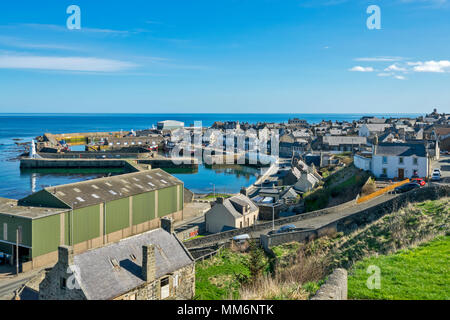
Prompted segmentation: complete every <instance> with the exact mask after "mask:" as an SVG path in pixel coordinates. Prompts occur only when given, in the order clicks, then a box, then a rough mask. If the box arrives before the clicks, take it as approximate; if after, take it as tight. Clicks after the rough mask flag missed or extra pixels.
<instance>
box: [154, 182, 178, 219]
mask: <svg viewBox="0 0 450 320" xmlns="http://www.w3.org/2000/svg"><path fill="white" fill-rule="evenodd" d="M178 194H179V193H178ZM177 199H178V196H177V186H174V187H170V188H165V189H161V190H158V217H160V218H161V217H164V216H166V215H168V214H171V213H174V212H177V211H178V210H177V208H178V203H177Z"/></svg>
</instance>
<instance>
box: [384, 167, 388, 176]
mask: <svg viewBox="0 0 450 320" xmlns="http://www.w3.org/2000/svg"><path fill="white" fill-rule="evenodd" d="M383 176H387V168H383Z"/></svg>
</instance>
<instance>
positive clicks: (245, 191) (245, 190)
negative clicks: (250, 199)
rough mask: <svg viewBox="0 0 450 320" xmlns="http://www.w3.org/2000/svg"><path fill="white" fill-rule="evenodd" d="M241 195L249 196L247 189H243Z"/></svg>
mask: <svg viewBox="0 0 450 320" xmlns="http://www.w3.org/2000/svg"><path fill="white" fill-rule="evenodd" d="M241 194H243V195H244V196H248V191H247V188H246V187H242V188H241Z"/></svg>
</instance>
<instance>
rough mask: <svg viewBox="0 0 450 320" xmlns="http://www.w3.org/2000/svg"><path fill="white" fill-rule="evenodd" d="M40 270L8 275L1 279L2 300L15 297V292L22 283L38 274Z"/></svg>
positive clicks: (0, 291)
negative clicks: (13, 275) (14, 275)
mask: <svg viewBox="0 0 450 320" xmlns="http://www.w3.org/2000/svg"><path fill="white" fill-rule="evenodd" d="M38 271H39V270H36V271H33V272H27V273H26V274H21V275H19V276H18V277H8V278H6V279H2V280H0V300H10V299H12V298H13V297H14V292H15V291H16V290H17V289H19V288H20V287H21V286H22V285H24V284H25V283H26V282H28V281H29V280H30V279H31V278H33V277H34V276H36V274H37V273H38Z"/></svg>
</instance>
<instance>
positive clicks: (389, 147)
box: [375, 143, 427, 157]
mask: <svg viewBox="0 0 450 320" xmlns="http://www.w3.org/2000/svg"><path fill="white" fill-rule="evenodd" d="M375 154H376V155H382V156H402V157H409V156H417V157H426V156H427V150H426V148H425V144H423V143H380V144H379V145H378V146H377V148H376V152H375Z"/></svg>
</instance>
